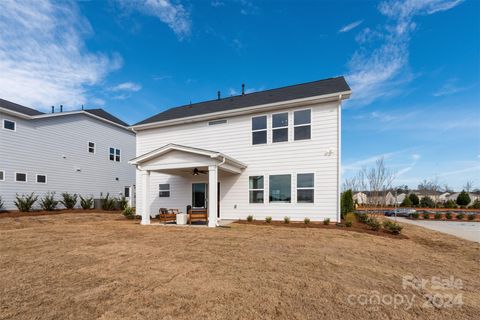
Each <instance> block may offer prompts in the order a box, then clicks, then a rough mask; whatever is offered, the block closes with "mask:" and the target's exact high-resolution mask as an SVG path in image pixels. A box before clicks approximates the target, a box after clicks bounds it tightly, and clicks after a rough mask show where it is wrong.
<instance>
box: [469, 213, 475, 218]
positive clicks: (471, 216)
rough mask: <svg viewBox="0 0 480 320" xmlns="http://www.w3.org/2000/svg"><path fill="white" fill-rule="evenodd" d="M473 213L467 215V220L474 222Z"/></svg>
mask: <svg viewBox="0 0 480 320" xmlns="http://www.w3.org/2000/svg"><path fill="white" fill-rule="evenodd" d="M475 216H476V215H475V213H472V214H469V215H468V220H475Z"/></svg>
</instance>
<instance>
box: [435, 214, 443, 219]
mask: <svg viewBox="0 0 480 320" xmlns="http://www.w3.org/2000/svg"><path fill="white" fill-rule="evenodd" d="M434 218H435V220H440V219H442V214H441V213H440V212H436V213H435V215H434Z"/></svg>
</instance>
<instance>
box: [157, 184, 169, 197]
mask: <svg viewBox="0 0 480 320" xmlns="http://www.w3.org/2000/svg"><path fill="white" fill-rule="evenodd" d="M158 196H159V197H160V198H168V197H170V184H168V183H164V184H159V185H158Z"/></svg>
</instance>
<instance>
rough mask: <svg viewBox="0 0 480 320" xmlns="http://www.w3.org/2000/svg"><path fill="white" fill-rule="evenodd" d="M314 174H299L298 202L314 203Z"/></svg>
mask: <svg viewBox="0 0 480 320" xmlns="http://www.w3.org/2000/svg"><path fill="white" fill-rule="evenodd" d="M314 180H315V179H314V174H313V173H299V174H297V203H313V198H314V196H313V194H314V191H315V189H314Z"/></svg>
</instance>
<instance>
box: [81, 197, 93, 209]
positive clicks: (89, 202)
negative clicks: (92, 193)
mask: <svg viewBox="0 0 480 320" xmlns="http://www.w3.org/2000/svg"><path fill="white" fill-rule="evenodd" d="M80 206H81V207H82V209H83V210H88V209H91V208H92V206H93V197H87V198H84V197H82V196H80Z"/></svg>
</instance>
